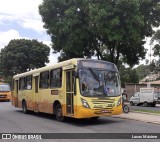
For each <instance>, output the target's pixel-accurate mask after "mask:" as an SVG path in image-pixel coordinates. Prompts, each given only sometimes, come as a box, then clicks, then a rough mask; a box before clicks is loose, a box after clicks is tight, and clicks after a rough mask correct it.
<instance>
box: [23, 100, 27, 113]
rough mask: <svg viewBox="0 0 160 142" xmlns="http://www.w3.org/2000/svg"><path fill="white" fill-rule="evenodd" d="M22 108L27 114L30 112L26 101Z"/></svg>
mask: <svg viewBox="0 0 160 142" xmlns="http://www.w3.org/2000/svg"><path fill="white" fill-rule="evenodd" d="M22 109H23V113H25V114H27V113H28V110H27V104H26V101H23V102H22Z"/></svg>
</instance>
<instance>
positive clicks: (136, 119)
mask: <svg viewBox="0 0 160 142" xmlns="http://www.w3.org/2000/svg"><path fill="white" fill-rule="evenodd" d="M131 112H133V113H139V112H134V111H131ZM141 114H148V115H153V114H151V113H150V114H149V113H143V112H142V113H141ZM154 115H155V114H154ZM126 116H127V114H126ZM156 116H160V115H156ZM112 117H114V118H120V119H129V120H135V121H141V122H146V123H152V124H158V125H160V122H159V121H146V120H141V119H138V118H129V117H125V116H118V115H114V116H112Z"/></svg>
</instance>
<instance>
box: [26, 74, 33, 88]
mask: <svg viewBox="0 0 160 142" xmlns="http://www.w3.org/2000/svg"><path fill="white" fill-rule="evenodd" d="M26 89H27V90H31V89H32V76H31V75H29V76H27V77H26Z"/></svg>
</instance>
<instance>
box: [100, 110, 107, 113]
mask: <svg viewBox="0 0 160 142" xmlns="http://www.w3.org/2000/svg"><path fill="white" fill-rule="evenodd" d="M101 112H102V113H108V112H109V111H108V110H102V111H101Z"/></svg>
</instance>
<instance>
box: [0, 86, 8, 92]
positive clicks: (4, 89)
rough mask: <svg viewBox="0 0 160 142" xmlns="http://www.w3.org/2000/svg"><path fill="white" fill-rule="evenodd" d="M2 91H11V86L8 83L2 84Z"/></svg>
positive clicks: (0, 88) (0, 87) (0, 89)
mask: <svg viewBox="0 0 160 142" xmlns="http://www.w3.org/2000/svg"><path fill="white" fill-rule="evenodd" d="M0 92H10V86H9V85H8V84H0Z"/></svg>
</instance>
